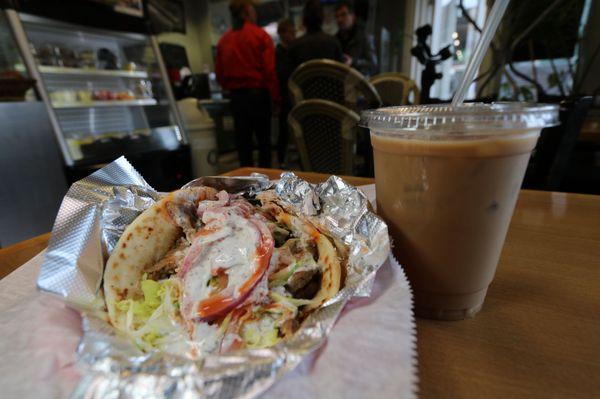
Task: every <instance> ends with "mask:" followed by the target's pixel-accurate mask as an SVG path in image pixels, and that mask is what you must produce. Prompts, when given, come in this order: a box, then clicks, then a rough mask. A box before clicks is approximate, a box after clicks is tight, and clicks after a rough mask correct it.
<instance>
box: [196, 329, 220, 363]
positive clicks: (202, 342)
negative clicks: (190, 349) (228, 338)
mask: <svg viewBox="0 0 600 399" xmlns="http://www.w3.org/2000/svg"><path fill="white" fill-rule="evenodd" d="M221 338H222V334H221V332H220V331H219V326H218V325H216V324H213V325H209V324H208V323H202V322H199V323H196V324H195V325H194V334H193V336H192V340H193V341H194V342H193V343H192V345H193V346H194V347H195V348H196V350H197V351H198V352H199V353H198V355H199V356H200V357H201V356H202V355H205V354H207V353H212V352H215V351H216V350H218V349H219V343H220V342H221Z"/></svg>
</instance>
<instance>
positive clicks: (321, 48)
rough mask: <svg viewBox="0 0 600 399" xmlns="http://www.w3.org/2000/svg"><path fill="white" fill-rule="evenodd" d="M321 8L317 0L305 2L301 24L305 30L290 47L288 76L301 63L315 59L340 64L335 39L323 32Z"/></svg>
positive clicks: (340, 49)
mask: <svg viewBox="0 0 600 399" xmlns="http://www.w3.org/2000/svg"><path fill="white" fill-rule="evenodd" d="M323 18H324V17H323V8H322V6H321V2H320V1H319V0H307V1H306V3H305V4H304V9H303V11H302V23H303V24H304V27H305V28H306V33H305V34H304V36H302V37H300V38H298V39H296V40H295V41H294V43H292V45H291V46H290V50H289V55H290V56H289V66H288V69H289V71H290V75H291V73H292V72H294V70H295V69H296V68H297V67H298V66H299V65H300V64H302V63H303V62H306V61H309V60H314V59H317V58H328V59H330V60H335V61H339V62H342V61H343V60H344V59H343V57H342V48H341V46H340V43H339V42H338V41H337V40H336V38H335V37H333V36H331V35H328V34H327V33H325V32H323V29H322V25H323Z"/></svg>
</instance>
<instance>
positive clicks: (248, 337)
mask: <svg viewBox="0 0 600 399" xmlns="http://www.w3.org/2000/svg"><path fill="white" fill-rule="evenodd" d="M240 335H241V337H242V340H243V341H244V344H246V347H248V348H268V347H270V346H273V345H275V344H276V343H277V342H279V340H280V339H281V338H280V337H279V329H278V328H277V326H276V325H275V321H274V320H273V319H272V318H271V317H263V318H262V319H261V320H260V321H257V322H250V323H246V324H244V326H243V327H242V331H241V334H240Z"/></svg>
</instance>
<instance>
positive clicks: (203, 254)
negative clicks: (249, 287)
mask: <svg viewBox="0 0 600 399" xmlns="http://www.w3.org/2000/svg"><path fill="white" fill-rule="evenodd" d="M202 219H203V221H204V222H205V223H207V224H206V226H205V228H206V229H214V230H215V232H214V233H211V234H208V235H200V236H198V237H197V238H196V239H195V240H194V243H193V244H192V246H193V247H194V246H199V248H200V253H199V255H198V256H197V257H196V259H195V260H194V261H193V263H192V264H191V266H190V269H189V270H188V271H187V273H186V275H185V276H184V286H183V308H182V310H183V313H184V317H186V318H187V319H193V318H195V317H197V314H196V311H197V308H198V303H200V302H201V301H203V300H205V299H207V298H208V297H209V295H210V293H211V292H212V290H213V287H211V286H209V285H208V282H209V280H210V279H211V278H212V276H213V274H216V272H217V270H218V269H225V270H226V273H227V275H228V286H227V288H226V290H225V291H224V292H223V294H224V295H232V296H233V297H234V298H237V297H239V296H240V288H241V287H242V286H243V285H244V283H245V282H246V281H247V280H248V279H249V278H250V277H251V276H252V274H254V271H255V268H256V264H255V260H256V249H257V247H258V245H259V243H260V234H259V232H258V230H257V228H256V227H255V226H254V225H253V224H252V223H251V222H250V221H249V220H247V219H246V218H244V217H242V216H240V215H239V214H238V212H236V207H224V208H220V209H208V210H206V211H205V212H204V214H203V217H202Z"/></svg>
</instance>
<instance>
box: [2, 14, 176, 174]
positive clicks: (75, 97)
mask: <svg viewBox="0 0 600 399" xmlns="http://www.w3.org/2000/svg"><path fill="white" fill-rule="evenodd" d="M15 15H18V21H15V20H13V21H12V23H13V25H18V26H14V27H13V29H15V31H16V32H19V31H22V33H23V37H22V38H21V41H23V40H26V42H27V44H26V45H23V43H21V51H22V52H25V53H26V54H24V58H25V60H26V61H27V60H29V64H28V65H27V66H28V68H29V69H30V70H31V69H34V70H33V71H30V72H32V73H31V74H32V76H37V77H38V78H39V80H40V84H38V91H40V96H41V97H42V99H43V100H44V101H45V102H46V104H47V108H48V112H49V114H50V120H51V122H52V123H53V125H54V129H55V131H56V133H57V139H58V141H59V144H60V147H61V150H62V152H63V155H64V158H65V162H66V164H67V165H68V166H73V165H75V166H76V165H80V164H81V165H88V164H93V163H102V162H106V161H108V160H110V159H114V158H115V157H116V156H119V155H126V156H128V155H134V154H140V153H146V152H152V151H160V150H175V149H177V148H179V147H180V146H181V145H182V144H185V143H186V142H187V139H186V137H185V132H184V131H183V129H182V127H181V126H182V124H181V123H180V121H181V119H180V117H179V115H178V111H177V109H176V106H175V103H174V98H173V94H172V92H171V88H170V86H168V85H167V84H166V83H167V80H166V71H165V69H164V65H163V63H162V59H161V58H160V57H161V56H160V53H159V52H158V51H157V49H158V46H157V43H156V39H155V38H154V37H153V36H149V35H144V34H140V33H130V32H119V31H112V30H100V29H96V28H92V27H86V26H82V25H76V24H71V23H66V22H62V21H56V20H52V19H47V18H42V17H39V16H33V15H28V14H24V13H15ZM17 36H18V35H17ZM18 40H19V38H17V41H18ZM24 46H25V47H26V48H25V49H23V47H24ZM26 63H27V62H26Z"/></svg>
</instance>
